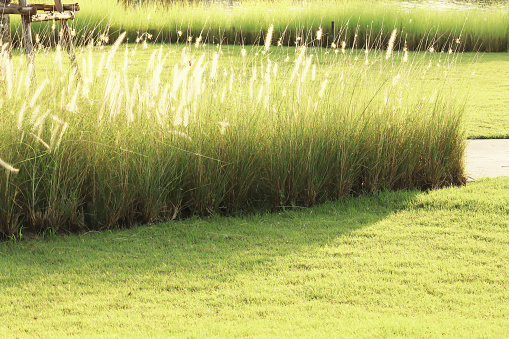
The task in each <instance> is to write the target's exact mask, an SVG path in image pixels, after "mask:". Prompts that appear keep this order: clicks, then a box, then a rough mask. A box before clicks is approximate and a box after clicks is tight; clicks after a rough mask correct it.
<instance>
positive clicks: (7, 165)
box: [0, 158, 19, 173]
mask: <svg viewBox="0 0 509 339" xmlns="http://www.w3.org/2000/svg"><path fill="white" fill-rule="evenodd" d="M0 166H2V167H3V168H5V169H6V170H7V171H9V172H11V173H18V172H19V169H17V168H14V167H12V165H10V164H8V163H6V162H5V161H3V160H2V158H0Z"/></svg>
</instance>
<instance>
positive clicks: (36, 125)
mask: <svg viewBox="0 0 509 339" xmlns="http://www.w3.org/2000/svg"><path fill="white" fill-rule="evenodd" d="M49 112H50V111H49V110H47V111H46V113H44V114H43V115H41V116H40V117H39V118H38V119H37V120H36V121H35V123H34V125H33V126H32V132H36V131H37V136H38V137H39V138H40V137H41V133H42V127H43V124H44V121H45V120H46V117H47V116H48V115H49Z"/></svg>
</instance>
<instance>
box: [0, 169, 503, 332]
mask: <svg viewBox="0 0 509 339" xmlns="http://www.w3.org/2000/svg"><path fill="white" fill-rule="evenodd" d="M508 192H509V179H507V178H505V179H502V178H500V179H490V180H488V179H486V180H481V181H478V182H475V183H470V184H468V185H467V186H466V187H461V188H447V189H443V190H437V191H430V192H417V191H412V192H396V193H395V192H385V193H379V194H376V195H372V196H361V197H357V198H349V199H345V200H343V201H340V202H336V203H328V204H325V205H322V206H317V207H314V208H309V209H299V210H296V211H281V212H279V213H276V214H271V215H250V216H239V217H230V218H223V217H213V218H205V219H189V220H185V221H175V222H171V223H164V224H158V225H151V226H140V227H136V228H133V229H130V230H122V231H110V232H103V233H88V234H81V235H68V236H52V235H49V236H47V237H44V238H38V239H29V240H27V239H25V240H23V241H20V242H6V243H5V242H4V243H0V319H1V321H0V336H1V337H44V338H47V337H63V336H80V337H99V336H105V337H141V336H150V337H156V336H162V337H167V336H179V337H237V336H249V337H288V336H303V337H317V336H319V337H408V336H411V337H438V336H440V337H455V338H456V337H464V338H472V337H496V338H500V337H503V336H505V335H507V333H508V331H509V306H508V305H509V290H508V285H509V273H508V272H509V264H508V263H509V233H508V228H509V207H508V204H507V201H509V193H508Z"/></svg>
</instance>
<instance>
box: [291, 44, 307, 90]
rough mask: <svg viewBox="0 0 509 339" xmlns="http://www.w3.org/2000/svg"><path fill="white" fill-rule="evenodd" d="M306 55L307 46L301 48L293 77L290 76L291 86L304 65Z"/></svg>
mask: <svg viewBox="0 0 509 339" xmlns="http://www.w3.org/2000/svg"><path fill="white" fill-rule="evenodd" d="M305 54H306V46H301V47H300V51H299V55H298V56H297V60H295V66H294V67H293V72H292V75H291V76H290V84H291V83H292V82H293V80H294V79H295V76H297V72H298V71H299V68H300V65H301V64H302V60H304V55H305Z"/></svg>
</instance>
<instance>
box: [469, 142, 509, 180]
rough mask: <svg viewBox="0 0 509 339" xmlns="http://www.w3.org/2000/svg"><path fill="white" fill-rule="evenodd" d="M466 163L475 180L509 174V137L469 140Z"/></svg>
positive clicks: (471, 176) (470, 174)
mask: <svg viewBox="0 0 509 339" xmlns="http://www.w3.org/2000/svg"><path fill="white" fill-rule="evenodd" d="M465 165H466V172H467V175H468V176H469V177H470V178H471V179H474V180H475V179H479V178H482V177H507V176H509V139H476V140H468V141H467V149H466V154H465Z"/></svg>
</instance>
